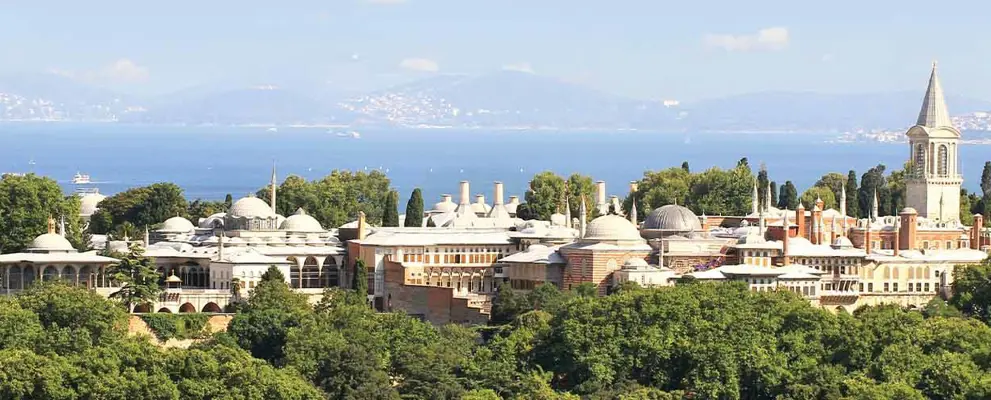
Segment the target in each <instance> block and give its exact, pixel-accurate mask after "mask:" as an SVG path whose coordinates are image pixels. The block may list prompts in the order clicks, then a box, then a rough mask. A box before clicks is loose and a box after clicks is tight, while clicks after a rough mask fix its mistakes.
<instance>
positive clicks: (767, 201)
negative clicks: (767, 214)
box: [764, 182, 771, 211]
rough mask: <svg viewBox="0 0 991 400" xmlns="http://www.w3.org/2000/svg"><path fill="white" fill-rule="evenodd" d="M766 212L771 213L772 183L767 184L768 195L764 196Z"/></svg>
mask: <svg viewBox="0 0 991 400" xmlns="http://www.w3.org/2000/svg"><path fill="white" fill-rule="evenodd" d="M764 210H765V211H771V182H768V183H767V193H765V195H764Z"/></svg>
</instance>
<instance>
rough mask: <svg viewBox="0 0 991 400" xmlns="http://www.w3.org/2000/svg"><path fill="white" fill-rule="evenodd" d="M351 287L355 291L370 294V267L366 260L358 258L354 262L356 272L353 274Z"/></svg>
mask: <svg viewBox="0 0 991 400" xmlns="http://www.w3.org/2000/svg"><path fill="white" fill-rule="evenodd" d="M351 278H352V280H351V288H352V289H354V291H355V293H358V294H365V295H367V294H368V267H366V266H365V261H364V260H361V259H358V260H357V261H355V262H354V274H353V275H351Z"/></svg>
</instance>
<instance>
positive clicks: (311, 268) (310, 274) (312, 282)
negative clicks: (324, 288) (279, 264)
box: [300, 256, 320, 288]
mask: <svg viewBox="0 0 991 400" xmlns="http://www.w3.org/2000/svg"><path fill="white" fill-rule="evenodd" d="M300 284H301V287H304V288H319V287H320V265H319V264H317V259H316V258H315V257H312V256H310V257H306V261H304V262H303V269H302V271H300Z"/></svg>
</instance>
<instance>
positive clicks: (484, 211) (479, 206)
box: [471, 195, 492, 215]
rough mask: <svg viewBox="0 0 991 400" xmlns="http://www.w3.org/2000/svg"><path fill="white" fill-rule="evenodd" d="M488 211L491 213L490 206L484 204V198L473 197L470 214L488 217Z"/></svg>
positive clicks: (479, 196) (480, 196)
mask: <svg viewBox="0 0 991 400" xmlns="http://www.w3.org/2000/svg"><path fill="white" fill-rule="evenodd" d="M489 211H492V206H490V205H488V204H485V196H482V195H478V196H475V202H474V203H471V212H473V213H475V214H481V215H489Z"/></svg>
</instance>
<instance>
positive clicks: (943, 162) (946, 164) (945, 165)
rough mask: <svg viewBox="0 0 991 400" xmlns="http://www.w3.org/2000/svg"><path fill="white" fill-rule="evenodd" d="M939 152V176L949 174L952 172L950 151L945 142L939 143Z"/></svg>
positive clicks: (937, 165)
mask: <svg viewBox="0 0 991 400" xmlns="http://www.w3.org/2000/svg"><path fill="white" fill-rule="evenodd" d="M937 154H938V155H937V157H936V161H937V163H936V172H937V174H939V176H948V175H949V174H950V152H949V150H948V149H947V147H946V145H945V144H941V145H939V152H938V153H937Z"/></svg>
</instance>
